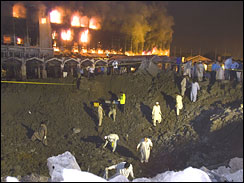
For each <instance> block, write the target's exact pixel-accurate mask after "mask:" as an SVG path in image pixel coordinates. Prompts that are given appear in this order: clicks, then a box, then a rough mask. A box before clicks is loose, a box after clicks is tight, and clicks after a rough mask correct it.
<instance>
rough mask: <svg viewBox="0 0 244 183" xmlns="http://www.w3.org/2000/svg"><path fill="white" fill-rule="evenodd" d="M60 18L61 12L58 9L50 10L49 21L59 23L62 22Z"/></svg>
mask: <svg viewBox="0 0 244 183" xmlns="http://www.w3.org/2000/svg"><path fill="white" fill-rule="evenodd" d="M61 19H62V17H61V12H60V11H58V10H57V9H55V10H53V11H51V12H50V22H51V23H56V24H61V23H62V20H61Z"/></svg>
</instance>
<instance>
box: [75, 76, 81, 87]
mask: <svg viewBox="0 0 244 183" xmlns="http://www.w3.org/2000/svg"><path fill="white" fill-rule="evenodd" d="M80 80H81V76H79V77H78V78H77V80H76V88H77V89H78V90H79V89H80Z"/></svg>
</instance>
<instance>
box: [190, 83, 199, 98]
mask: <svg viewBox="0 0 244 183" xmlns="http://www.w3.org/2000/svg"><path fill="white" fill-rule="evenodd" d="M197 90H200V86H199V84H198V82H196V80H195V79H194V80H193V83H192V85H191V101H192V102H196V100H197Z"/></svg>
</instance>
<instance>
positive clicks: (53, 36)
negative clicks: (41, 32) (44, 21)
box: [52, 31, 57, 39]
mask: <svg viewBox="0 0 244 183" xmlns="http://www.w3.org/2000/svg"><path fill="white" fill-rule="evenodd" d="M56 36H57V32H56V31H54V32H53V33H52V39H55V38H56Z"/></svg>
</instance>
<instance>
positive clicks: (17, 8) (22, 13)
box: [13, 3, 26, 18]
mask: <svg viewBox="0 0 244 183" xmlns="http://www.w3.org/2000/svg"><path fill="white" fill-rule="evenodd" d="M13 17H15V18H26V8H25V6H24V5H23V4H22V3H17V4H15V5H14V6H13Z"/></svg>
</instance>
